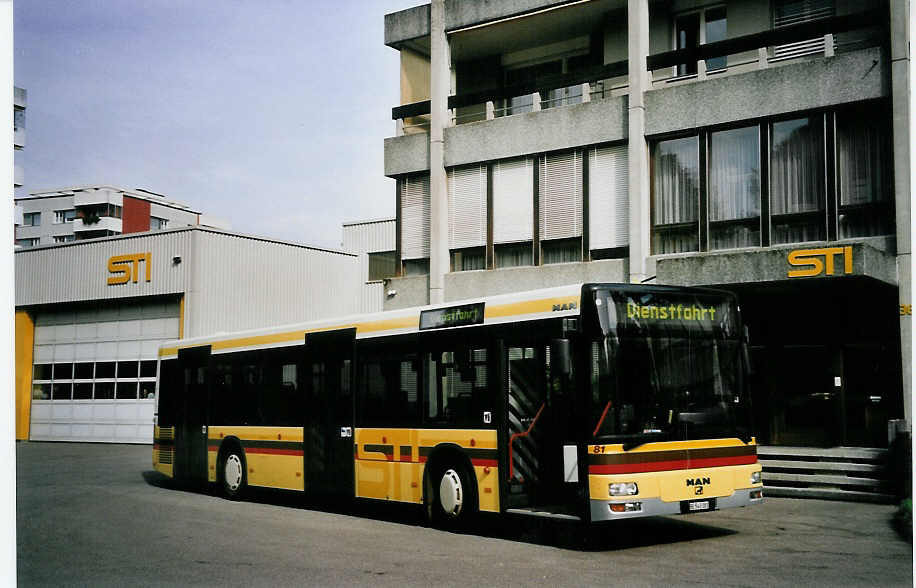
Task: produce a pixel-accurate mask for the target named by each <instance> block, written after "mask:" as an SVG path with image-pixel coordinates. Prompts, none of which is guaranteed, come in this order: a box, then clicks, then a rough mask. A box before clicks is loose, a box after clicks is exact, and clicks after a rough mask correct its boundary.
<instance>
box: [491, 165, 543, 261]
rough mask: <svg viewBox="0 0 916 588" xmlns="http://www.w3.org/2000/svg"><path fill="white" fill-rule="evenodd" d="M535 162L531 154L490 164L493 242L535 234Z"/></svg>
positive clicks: (531, 236)
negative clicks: (491, 169)
mask: <svg viewBox="0 0 916 588" xmlns="http://www.w3.org/2000/svg"><path fill="white" fill-rule="evenodd" d="M533 173H534V165H533V162H532V160H531V159H530V158H527V157H522V158H519V159H508V160H504V161H497V162H496V163H494V164H493V242H494V243H515V242H519V241H531V240H532V239H533V238H534V229H533V227H534V196H533V192H534V175H533Z"/></svg>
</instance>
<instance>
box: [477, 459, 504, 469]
mask: <svg viewBox="0 0 916 588" xmlns="http://www.w3.org/2000/svg"><path fill="white" fill-rule="evenodd" d="M471 464H473V465H475V466H481V467H483V466H490V467H491V468H495V467H496V466H497V465H499V462H497V460H495V459H471Z"/></svg>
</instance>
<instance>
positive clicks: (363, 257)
mask: <svg viewBox="0 0 916 588" xmlns="http://www.w3.org/2000/svg"><path fill="white" fill-rule="evenodd" d="M395 229H396V223H395V219H393V218H386V219H377V220H363V221H353V222H348V223H344V224H343V242H342V245H341V247H342V248H343V250H344V251H347V252H349V253H354V254H356V255H357V256H359V275H360V279H361V280H362V281H363V285H362V290H361V291H360V302H359V311H360V312H361V313H368V312H380V311H381V310H383V309H384V301H385V297H386V296H387V293H386V291H385V280H388V279H389V278H392V277H394V276H395V275H396V274H397V268H396V264H395V246H394V243H395V238H394V235H395ZM392 296H394V294H392Z"/></svg>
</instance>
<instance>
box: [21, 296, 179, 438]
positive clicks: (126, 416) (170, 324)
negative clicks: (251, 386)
mask: <svg viewBox="0 0 916 588" xmlns="http://www.w3.org/2000/svg"><path fill="white" fill-rule="evenodd" d="M178 322H179V305H178V302H177V301H171V300H170V301H166V302H163V301H161V300H159V301H155V302H150V301H132V302H131V301H127V302H107V301H106V302H100V303H98V306H96V307H85V306H80V307H77V308H70V309H67V310H54V311H49V312H38V313H36V316H35V355H34V358H35V359H34V366H33V372H32V418H31V421H32V423H31V432H30V438H31V439H33V440H36V441H102V442H116V443H152V440H153V411H154V409H155V402H156V401H155V398H154V395H155V389H156V357H157V354H158V350H159V344H160V343H161V342H162V341H167V340H170V339H177V338H178V333H179V330H178V329H179V324H178Z"/></svg>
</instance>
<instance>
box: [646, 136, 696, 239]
mask: <svg viewBox="0 0 916 588" xmlns="http://www.w3.org/2000/svg"><path fill="white" fill-rule="evenodd" d="M698 145H699V144H698V139H697V137H685V138H683V139H672V140H668V141H659V142H657V143H656V144H655V145H654V147H653V150H652V224H653V225H655V226H656V227H658V226H659V225H662V226H664V225H674V226H669V227H666V228H665V229H663V230H655V231H654V239H653V241H654V242H653V253H680V252H683V251H697V250H698V249H699V222H698V219H699V194H700V182H699V172H700V161H699V151H698ZM687 224H689V225H692V226H684V225H687ZM677 225H681V226H677Z"/></svg>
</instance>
